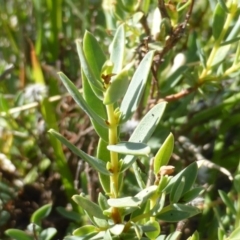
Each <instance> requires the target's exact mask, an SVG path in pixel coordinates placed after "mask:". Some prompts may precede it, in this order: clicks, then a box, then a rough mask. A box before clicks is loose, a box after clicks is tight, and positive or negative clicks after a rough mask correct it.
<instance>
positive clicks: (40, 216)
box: [31, 204, 52, 226]
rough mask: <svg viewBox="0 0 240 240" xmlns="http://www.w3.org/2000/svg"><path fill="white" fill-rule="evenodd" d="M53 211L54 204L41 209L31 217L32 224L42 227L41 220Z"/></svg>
mask: <svg viewBox="0 0 240 240" xmlns="http://www.w3.org/2000/svg"><path fill="white" fill-rule="evenodd" d="M51 210H52V204H46V205H44V206H42V207H40V208H39V209H38V210H37V211H35V212H34V213H33V215H32V216H31V222H32V223H35V224H37V225H39V226H40V225H41V220H42V219H43V218H45V217H47V216H48V215H49V214H50V212H51Z"/></svg>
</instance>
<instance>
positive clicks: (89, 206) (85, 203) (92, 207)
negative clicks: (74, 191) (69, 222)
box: [72, 195, 106, 219]
mask: <svg viewBox="0 0 240 240" xmlns="http://www.w3.org/2000/svg"><path fill="white" fill-rule="evenodd" d="M72 199H73V201H74V202H76V203H77V204H78V205H79V206H80V207H81V208H82V209H84V211H86V212H87V213H88V215H89V216H91V217H96V218H99V219H106V216H105V215H103V211H102V210H101V208H100V207H99V206H98V205H97V204H96V203H94V202H92V201H90V200H89V199H87V198H86V197H83V196H81V195H74V196H73V197H72Z"/></svg>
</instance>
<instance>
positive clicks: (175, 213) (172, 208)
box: [156, 203, 200, 222]
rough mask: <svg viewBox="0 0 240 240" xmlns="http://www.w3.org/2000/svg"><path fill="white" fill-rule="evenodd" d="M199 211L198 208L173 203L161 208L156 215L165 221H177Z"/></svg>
mask: <svg viewBox="0 0 240 240" xmlns="http://www.w3.org/2000/svg"><path fill="white" fill-rule="evenodd" d="M199 213H200V210H199V209H198V208H195V207H192V206H188V205H184V204H180V203H175V204H172V205H169V206H167V207H165V208H163V209H162V210H161V211H160V213H158V214H157V215H156V217H157V218H158V219H160V220H163V221H166V222H178V221H181V220H183V219H186V218H190V217H192V216H194V215H197V214H199Z"/></svg>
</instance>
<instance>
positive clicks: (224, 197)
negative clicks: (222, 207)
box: [218, 190, 237, 215]
mask: <svg viewBox="0 0 240 240" xmlns="http://www.w3.org/2000/svg"><path fill="white" fill-rule="evenodd" d="M218 193H219V195H220V197H221V199H222V201H223V202H224V203H225V204H226V206H227V207H228V208H229V210H230V211H231V212H232V214H234V215H237V210H236V208H235V207H234V205H233V200H231V199H230V198H229V196H228V195H227V194H226V193H225V192H224V191H222V190H218Z"/></svg>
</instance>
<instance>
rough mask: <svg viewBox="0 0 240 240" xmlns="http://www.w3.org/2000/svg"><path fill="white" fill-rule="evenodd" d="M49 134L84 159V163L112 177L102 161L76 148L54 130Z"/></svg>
mask: <svg viewBox="0 0 240 240" xmlns="http://www.w3.org/2000/svg"><path fill="white" fill-rule="evenodd" d="M49 133H50V134H52V135H53V136H54V137H56V138H57V139H58V140H59V141H60V142H61V143H63V144H64V145H65V146H67V147H68V148H69V149H70V150H71V151H72V152H73V153H74V154H76V155H77V156H79V157H80V158H82V159H83V160H84V161H86V162H88V163H89V164H90V165H91V166H92V167H93V168H94V169H95V170H96V171H97V172H100V173H102V174H104V175H110V172H109V171H107V169H106V163H105V162H104V161H102V160H100V159H97V158H95V157H92V156H90V155H88V154H86V153H85V152H83V151H82V150H80V149H78V148H77V147H76V146H74V145H73V144H71V143H70V142H69V141H68V140H67V139H66V138H65V137H63V136H62V135H61V134H60V133H58V132H56V131H55V130H53V129H50V130H49Z"/></svg>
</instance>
